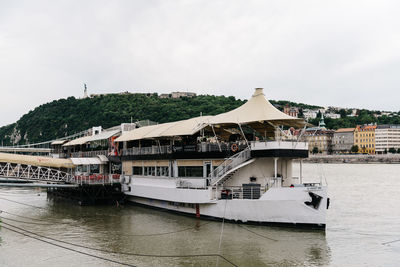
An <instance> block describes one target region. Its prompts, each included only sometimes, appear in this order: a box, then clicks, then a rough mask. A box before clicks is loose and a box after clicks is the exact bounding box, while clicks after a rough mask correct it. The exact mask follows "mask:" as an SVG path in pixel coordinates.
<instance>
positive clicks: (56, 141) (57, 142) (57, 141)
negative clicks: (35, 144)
mask: <svg viewBox="0 0 400 267" xmlns="http://www.w3.org/2000/svg"><path fill="white" fill-rule="evenodd" d="M66 142H68V140H55V141H53V142H51V145H62V144H64V143H66Z"/></svg>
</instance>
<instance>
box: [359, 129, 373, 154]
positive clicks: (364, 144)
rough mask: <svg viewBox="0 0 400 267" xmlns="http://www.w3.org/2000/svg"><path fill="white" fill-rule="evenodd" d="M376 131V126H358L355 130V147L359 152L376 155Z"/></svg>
mask: <svg viewBox="0 0 400 267" xmlns="http://www.w3.org/2000/svg"><path fill="white" fill-rule="evenodd" d="M375 129H376V125H362V126H357V127H356V129H355V130H354V145H356V146H358V152H360V153H368V154H371V155H373V154H375Z"/></svg>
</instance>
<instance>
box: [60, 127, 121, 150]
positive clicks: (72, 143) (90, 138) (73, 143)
mask: <svg viewBox="0 0 400 267" xmlns="http://www.w3.org/2000/svg"><path fill="white" fill-rule="evenodd" d="M120 132H121V130H112V131H103V132H101V133H99V134H96V135H90V136H84V137H80V138H77V139H74V140H71V141H69V142H68V143H66V144H64V145H63V146H77V145H84V144H86V143H89V142H91V141H98V140H104V139H108V138H110V137H112V136H114V135H116V134H118V133H120Z"/></svg>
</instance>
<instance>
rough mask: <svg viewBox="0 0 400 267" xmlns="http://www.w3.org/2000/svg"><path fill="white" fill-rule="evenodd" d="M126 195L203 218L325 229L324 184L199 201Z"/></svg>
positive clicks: (158, 206) (156, 206)
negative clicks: (257, 196) (315, 201)
mask: <svg viewBox="0 0 400 267" xmlns="http://www.w3.org/2000/svg"><path fill="white" fill-rule="evenodd" d="M310 192H311V193H312V194H316V195H318V196H320V197H321V200H320V201H319V203H318V207H314V206H313V205H310V203H311V202H312V198H311V197H310ZM127 197H128V198H127V199H128V201H130V202H133V203H136V204H140V205H144V206H148V207H153V208H157V209H163V210H167V211H171V212H176V213H182V214H185V215H190V216H197V217H200V218H205V219H216V220H222V219H224V220H226V221H231V222H237V223H248V224H262V225H277V226H290V227H300V228H313V229H325V224H326V222H325V218H326V209H327V197H326V188H325V187H312V188H306V187H298V188H271V189H270V190H268V191H267V192H266V193H264V195H262V196H261V198H260V199H220V200H215V201H210V202H209V203H199V204H193V203H183V202H172V201H168V200H162V199H151V198H145V197H138V196H132V195H128V196H127ZM306 203H308V204H306Z"/></svg>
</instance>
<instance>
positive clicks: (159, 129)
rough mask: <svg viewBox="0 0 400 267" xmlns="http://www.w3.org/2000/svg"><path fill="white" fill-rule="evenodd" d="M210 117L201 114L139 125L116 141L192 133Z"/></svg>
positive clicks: (199, 128) (201, 126) (200, 127)
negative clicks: (165, 121) (149, 124)
mask: <svg viewBox="0 0 400 267" xmlns="http://www.w3.org/2000/svg"><path fill="white" fill-rule="evenodd" d="M211 117H212V116H202V117H196V118H191V119H188V120H182V121H175V122H168V123H162V124H157V125H151V126H145V127H141V128H138V129H134V130H132V131H129V132H125V133H123V134H122V135H121V136H120V137H119V138H117V139H116V141H117V142H122V141H132V140H139V139H146V138H149V139H150V138H158V137H171V136H182V135H193V134H195V133H196V132H198V131H199V130H201V129H202V128H203V127H204V125H206V124H207V123H208V120H209V119H210V118H211Z"/></svg>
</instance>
